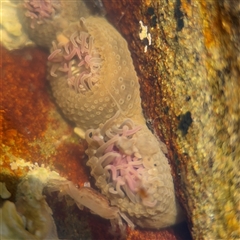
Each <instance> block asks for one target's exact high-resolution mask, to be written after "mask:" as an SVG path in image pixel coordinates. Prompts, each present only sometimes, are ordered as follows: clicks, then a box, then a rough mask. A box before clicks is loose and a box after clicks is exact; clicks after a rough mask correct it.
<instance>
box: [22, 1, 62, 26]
mask: <svg viewBox="0 0 240 240" xmlns="http://www.w3.org/2000/svg"><path fill="white" fill-rule="evenodd" d="M23 6H24V7H25V8H26V9H27V11H26V13H25V16H26V17H29V18H31V19H32V22H31V28H34V27H35V25H34V24H35V23H37V24H43V22H44V20H45V19H50V18H53V17H54V15H55V12H56V11H58V9H59V8H60V3H59V1H58V0H54V1H53V0H24V5H23Z"/></svg>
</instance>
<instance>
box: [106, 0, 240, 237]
mask: <svg viewBox="0 0 240 240" xmlns="http://www.w3.org/2000/svg"><path fill="white" fill-rule="evenodd" d="M103 2H104V5H105V7H106V11H107V16H108V17H109V18H110V19H111V20H112V22H113V23H114V25H115V26H116V27H117V28H118V29H119V30H120V32H121V33H122V34H123V36H124V37H125V38H126V39H127V41H128V43H129V48H130V51H131V53H132V56H133V59H134V65H135V68H136V70H137V73H138V76H139V79H140V86H141V96H142V105H143V109H144V112H145V116H146V118H147V119H149V123H151V124H152V125H153V127H154V129H155V132H156V133H157V134H158V136H159V137H160V138H161V139H162V140H163V141H164V142H166V143H167V146H168V150H169V153H170V159H171V161H172V167H173V169H174V175H175V184H176V188H177V192H178V196H179V198H180V199H181V202H182V204H183V206H184V207H185V209H186V212H187V216H188V223H189V227H190V230H191V232H192V236H193V238H194V239H238V238H239V237H240V232H239V221H240V218H239V200H240V198H239V196H240V192H239V181H240V180H239V163H238V159H239V157H240V148H239V140H240V139H239V138H240V132H239V129H240V128H239V126H240V125H239V122H240V121H239V120H240V99H239V98H240V97H239V91H240V81H239V79H240V73H239V66H240V65H239V52H240V51H239V50H240V45H239V37H240V35H239V21H240V20H239V3H238V1H232V2H231V3H230V2H228V1H222V2H218V1H205V2H204V3H203V2H202V1H161V0H158V1H148V0H147V1H137V2H136V1H125V0H123V1H121V3H116V2H114V1H113V2H111V1H107V0H103ZM139 21H142V22H143V25H144V26H148V32H149V33H150V34H151V37H152V39H151V40H152V41H151V43H152V45H150V46H148V48H147V52H146V53H144V47H145V45H146V44H147V45H148V43H149V41H147V40H146V39H145V40H144V41H141V40H140V39H139V29H140V24H139Z"/></svg>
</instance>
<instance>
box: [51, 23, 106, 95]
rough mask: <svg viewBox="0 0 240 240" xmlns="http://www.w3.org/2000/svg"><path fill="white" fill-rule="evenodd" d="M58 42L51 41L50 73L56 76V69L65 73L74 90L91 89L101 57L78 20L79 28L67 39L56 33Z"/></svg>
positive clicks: (97, 78)
mask: <svg viewBox="0 0 240 240" xmlns="http://www.w3.org/2000/svg"><path fill="white" fill-rule="evenodd" d="M58 41H59V42H58V44H56V43H55V42H53V48H52V53H51V54H50V56H49V57H48V60H49V61H50V62H52V63H53V64H52V66H51V70H50V75H51V76H53V77H57V74H56V71H60V72H63V73H66V75H67V82H68V85H69V86H70V87H72V88H73V89H74V90H75V91H76V92H81V93H83V92H85V91H87V90H91V89H92V87H93V85H94V84H95V83H96V82H98V81H99V71H100V69H101V66H102V58H101V56H100V55H99V53H98V51H97V50H96V49H95V48H94V42H93V41H94V39H93V37H92V36H91V35H90V34H89V33H88V32H87V30H86V27H85V26H84V19H83V18H82V19H81V20H80V28H79V29H78V30H76V31H74V32H73V33H72V34H71V36H70V38H69V39H68V38H67V37H65V36H64V35H58Z"/></svg>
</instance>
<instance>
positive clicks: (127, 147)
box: [86, 116, 155, 205]
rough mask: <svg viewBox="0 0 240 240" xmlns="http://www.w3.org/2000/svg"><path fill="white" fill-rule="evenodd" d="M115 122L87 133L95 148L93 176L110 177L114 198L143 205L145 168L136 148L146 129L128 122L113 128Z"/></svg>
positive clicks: (109, 182)
mask: <svg viewBox="0 0 240 240" xmlns="http://www.w3.org/2000/svg"><path fill="white" fill-rule="evenodd" d="M115 117H116V116H115ZM115 117H114V118H115ZM112 121H113V118H112V119H110V120H109V121H107V122H106V123H105V124H104V125H103V126H102V127H100V128H98V129H96V130H93V129H90V130H88V131H87V132H86V140H87V142H88V144H89V146H91V147H92V150H88V154H89V155H93V157H92V158H90V160H89V162H88V163H87V165H89V166H91V167H92V172H91V174H92V175H94V176H97V175H98V176H101V175H102V176H105V177H106V180H107V183H108V191H109V192H110V193H111V194H114V195H118V196H120V197H121V198H124V197H125V196H126V195H127V197H128V198H129V199H130V200H131V201H132V202H133V203H136V202H139V201H140V194H139V192H140V191H141V189H142V182H141V179H142V177H143V174H144V173H145V168H144V165H143V159H142V156H141V154H140V153H139V151H138V149H137V147H136V146H135V142H136V139H135V136H134V135H135V134H136V133H137V132H138V131H141V128H142V127H141V126H135V125H134V123H133V121H132V120H131V119H126V120H124V121H123V123H122V124H121V125H119V126H117V125H113V126H111V127H110V124H112ZM93 149H94V150H93ZM89 151H93V152H92V153H90V152H89ZM143 204H144V202H143ZM144 205H145V204H144ZM147 205H149V204H147ZM154 205H155V203H154Z"/></svg>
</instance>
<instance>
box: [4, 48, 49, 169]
mask: <svg viewBox="0 0 240 240" xmlns="http://www.w3.org/2000/svg"><path fill="white" fill-rule="evenodd" d="M46 59H47V55H46V54H45V53H44V52H42V51H40V50H38V49H25V50H17V51H14V52H8V51H7V50H6V49H4V48H3V47H1V64H0V68H1V73H2V74H1V76H0V77H1V85H0V92H1V95H0V101H1V106H0V122H1V129H0V134H1V141H2V144H3V145H2V146H3V147H2V148H1V150H0V154H1V156H2V160H3V165H2V167H6V166H5V165H6V163H7V161H9V160H10V159H9V156H10V155H13V156H15V157H21V158H24V159H25V160H31V159H32V158H34V153H35V154H36V153H37V152H38V147H37V146H35V147H30V146H29V145H28V142H29V141H30V140H33V139H35V138H37V137H41V136H42V134H43V132H44V130H45V129H46V124H45V122H46V121H44V119H46V114H47V109H48V107H49V104H48V101H47V100H46V99H48V98H46V94H47V93H46V92H45V91H44V86H45V73H46V67H45V61H46ZM4 152H5V154H4ZM6 152H7V153H9V156H7V155H8V154H6ZM4 164H5V165H4Z"/></svg>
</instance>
